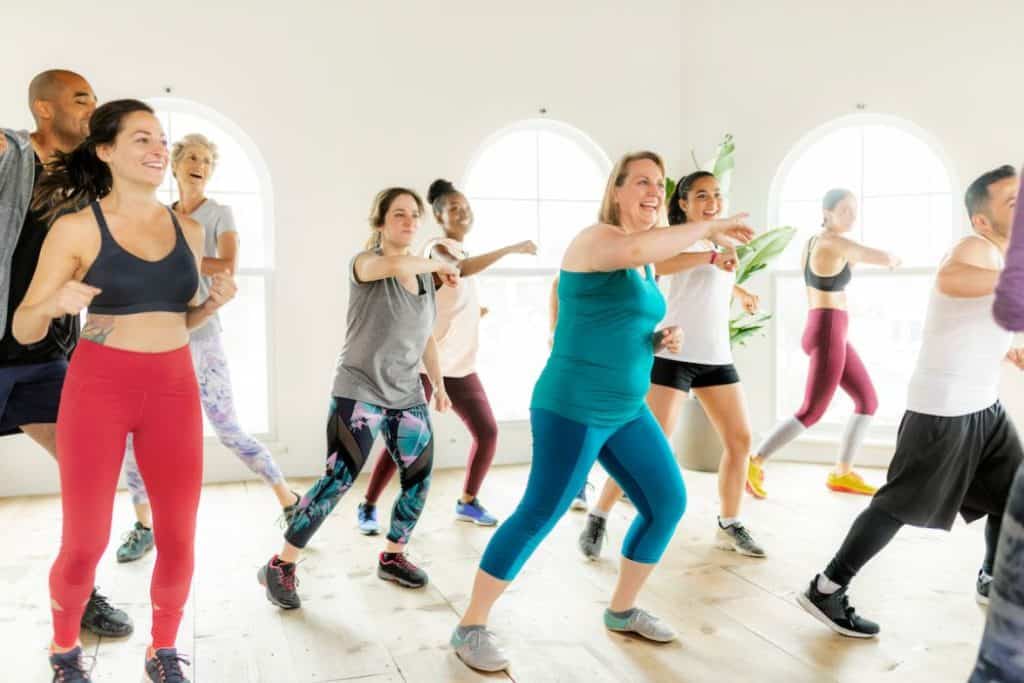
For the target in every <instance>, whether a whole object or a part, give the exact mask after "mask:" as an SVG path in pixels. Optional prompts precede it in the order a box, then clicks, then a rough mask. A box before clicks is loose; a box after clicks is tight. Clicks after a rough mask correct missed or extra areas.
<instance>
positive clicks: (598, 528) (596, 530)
mask: <svg viewBox="0 0 1024 683" xmlns="http://www.w3.org/2000/svg"><path fill="white" fill-rule="evenodd" d="M587 531H589V532H590V534H589V535H588V536H587V540H588V541H590V542H591V543H597V539H599V538H601V533H602V532H603V531H604V520H603V519H600V518H597V519H595V520H594V523H593V524H587Z"/></svg>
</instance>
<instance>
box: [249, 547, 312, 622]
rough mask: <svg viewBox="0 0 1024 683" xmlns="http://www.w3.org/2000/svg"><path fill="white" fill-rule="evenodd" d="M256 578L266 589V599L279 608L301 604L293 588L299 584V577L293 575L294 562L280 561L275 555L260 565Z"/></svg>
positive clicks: (295, 606)
mask: <svg viewBox="0 0 1024 683" xmlns="http://www.w3.org/2000/svg"><path fill="white" fill-rule="evenodd" d="M256 580H257V581H259V582H260V585H261V586H264V587H265V588H266V589H267V600H269V601H270V602H272V603H273V604H275V605H277V606H278V607H280V608H281V609H296V608H298V607H301V606H302V600H300V599H299V594H298V592H297V591H296V590H295V588H296V586H298V585H299V577H297V576H295V563H294V562H281V560H280V559H279V558H278V556H277V555H274V556H273V557H272V558H270V562H267V563H266V564H265V565H263V566H262V567H260V570H259V572H258V573H257V574H256Z"/></svg>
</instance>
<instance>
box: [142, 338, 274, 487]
mask: <svg viewBox="0 0 1024 683" xmlns="http://www.w3.org/2000/svg"><path fill="white" fill-rule="evenodd" d="M188 347H189V350H190V351H191V352H192V365H193V366H194V367H195V369H196V379H197V380H199V398H200V400H201V401H202V404H203V412H204V413H206V419H207V420H209V421H210V425H211V426H212V427H213V429H214V431H215V432H217V438H218V439H220V442H221V443H222V444H224V445H225V446H227V447H228V448H230V449H231V450H232V451H234V452H235V455H237V456H238V459H239V460H241V461H242V462H243V463H245V466H246V467H248V468H249V469H250V470H252V471H253V472H255V473H256V474H258V475H260V476H261V477H263V479H264V480H265V481H266V482H267V483H268V484H271V485H273V484H279V483H281V482H282V481H284V476H283V475H282V474H281V470H280V468H278V466H277V463H276V462H274V459H273V458H272V457H271V456H270V451H268V450H267V447H266V446H264V445H263V444H261V443H260V442H259V441H257V440H256V439H254V438H252V437H251V436H249V435H248V434H246V433H245V432H244V431H242V428H241V426H239V424H238V417H237V416H236V415H235V400H234V395H233V394H232V391H231V376H230V375H229V374H228V359H227V356H226V355H225V353H224V347H223V346H222V345H221V342H220V335H219V334H211V333H206V334H205V335H204V336H202V337H200V338H193V339H192V340H191V341H189V345H188ZM124 476H125V479H126V480H127V482H128V490H129V491H131V493H132V502H133V503H135V504H136V505H140V504H142V503H148V502H149V495H148V494H147V493H146V485H145V484H143V483H142V476H141V475H140V474H139V467H138V465H136V464H135V451H134V448H133V446H132V435H131V434H129V435H128V441H127V443H126V444H125V458H124Z"/></svg>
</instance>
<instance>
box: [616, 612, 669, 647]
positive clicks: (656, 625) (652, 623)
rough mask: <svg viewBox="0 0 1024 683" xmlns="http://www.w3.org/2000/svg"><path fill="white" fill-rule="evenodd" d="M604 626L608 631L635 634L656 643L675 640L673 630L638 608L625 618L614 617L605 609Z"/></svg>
mask: <svg viewBox="0 0 1024 683" xmlns="http://www.w3.org/2000/svg"><path fill="white" fill-rule="evenodd" d="M604 625H605V628H607V629H608V630H609V631H618V632H620V633H635V634H637V635H638V636H643V637H644V638H646V639H647V640H653V641H654V642H656V643H670V642H672V641H673V640H675V639H676V632H675V629H673V628H672V627H671V626H669V625H668V624H666V623H665V622H664V621H662V620H661V619H659V618H658V617H656V616H654V615H653V614H651V613H650V612H647V611H644V610H642V609H640V608H639V607H634V608H633V609H631V610H629V613H628V615H627V616H625V617H621V616H615V615H614V614H612V611H611V610H610V609H606V610H605V611H604Z"/></svg>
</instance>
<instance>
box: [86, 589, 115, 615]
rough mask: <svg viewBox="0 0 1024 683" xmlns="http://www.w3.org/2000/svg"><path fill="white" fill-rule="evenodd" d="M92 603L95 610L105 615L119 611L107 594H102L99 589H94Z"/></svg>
mask: <svg viewBox="0 0 1024 683" xmlns="http://www.w3.org/2000/svg"><path fill="white" fill-rule="evenodd" d="M91 602H92V605H93V610H94V611H95V612H96V613H97V614H99V615H100V616H103V617H109V616H110V615H112V614H114V613H115V612H117V608H116V607H114V606H113V605H111V604H110V601H109V600H107V598H106V596H105V595H102V594H100V592H99V591H93V593H92V601H91Z"/></svg>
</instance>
